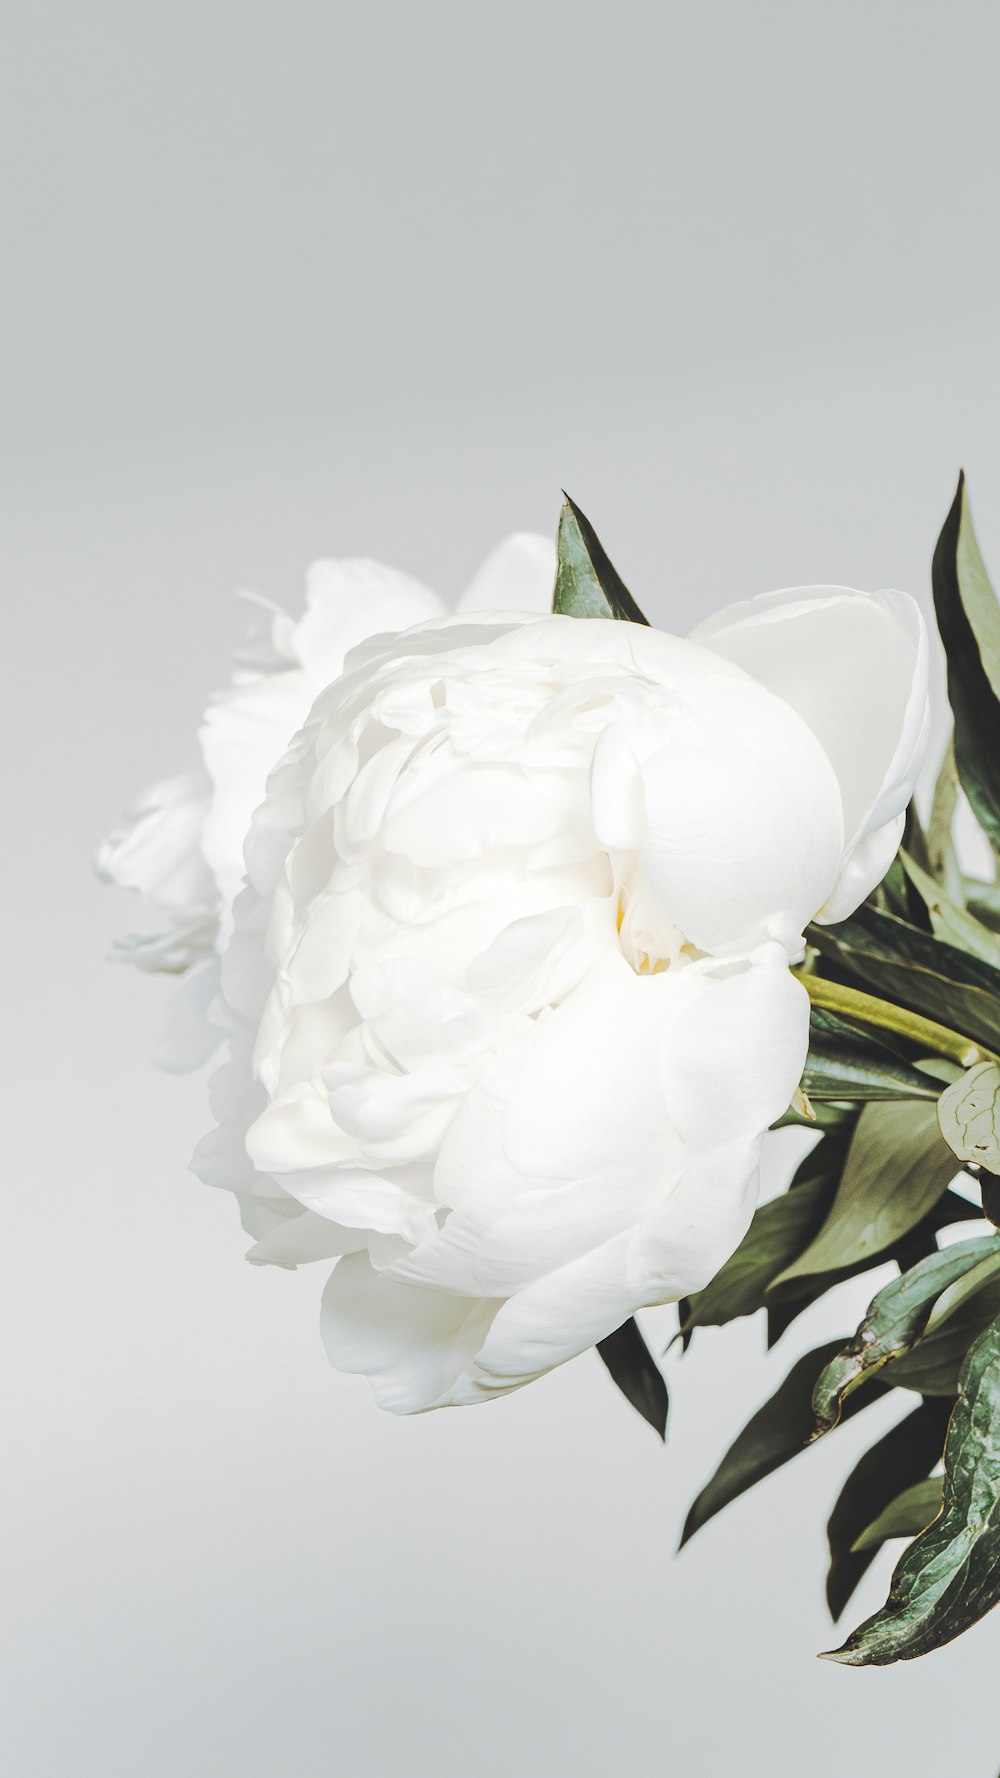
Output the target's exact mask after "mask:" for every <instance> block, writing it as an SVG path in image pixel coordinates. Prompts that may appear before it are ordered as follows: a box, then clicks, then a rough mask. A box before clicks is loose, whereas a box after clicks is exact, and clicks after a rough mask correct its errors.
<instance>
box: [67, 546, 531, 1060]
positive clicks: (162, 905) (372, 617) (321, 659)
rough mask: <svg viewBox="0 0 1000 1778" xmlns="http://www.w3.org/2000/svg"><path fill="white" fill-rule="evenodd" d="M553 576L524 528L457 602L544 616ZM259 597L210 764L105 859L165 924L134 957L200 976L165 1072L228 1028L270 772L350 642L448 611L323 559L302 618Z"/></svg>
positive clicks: (167, 1039) (145, 809) (389, 574)
mask: <svg viewBox="0 0 1000 1778" xmlns="http://www.w3.org/2000/svg"><path fill="white" fill-rule="evenodd" d="M554 578H555V551H554V548H553V545H552V544H551V543H550V542H549V541H548V539H546V538H544V537H537V536H533V535H531V534H529V533H525V532H521V533H515V534H514V535H513V536H511V537H508V538H507V539H506V541H505V542H503V543H501V544H500V545H499V547H498V548H497V549H496V550H494V552H493V553H492V555H490V556H489V557H488V558H487V560H486V562H485V563H484V564H483V566H482V567H481V568H480V570H479V572H478V573H477V575H476V577H475V579H474V580H473V581H472V584H471V585H470V586H469V587H468V589H467V590H466V592H465V593H464V594H463V596H462V598H461V599H460V600H459V603H458V609H459V610H460V611H477V610H480V609H481V608H482V607H483V606H490V607H492V608H493V609H495V610H505V611H529V612H546V611H548V610H549V609H550V606H551V603H552V585H553V581H554ZM254 603H255V604H257V606H258V608H259V611H260V620H259V622H258V625H257V626H256V628H255V629H254V630H253V631H252V632H251V634H250V636H249V637H248V638H247V640H246V642H245V644H244V646H243V648H242V649H241V650H240V652H239V654H238V656H237V660H236V666H235V670H234V672H233V677H232V680H231V681H230V684H229V685H228V686H227V688H226V690H225V691H223V692H219V693H218V694H217V695H216V696H215V697H213V698H212V700H211V702H210V703H209V705H208V708H207V710H206V711H205V716H204V719H203V721H202V725H201V730H200V737H199V738H200V741H201V751H202V760H203V763H202V766H201V769H200V770H198V771H194V772H190V773H188V774H186V775H185V776H184V777H179V778H170V779H167V780H166V781H165V782H163V783H159V784H154V785H153V786H152V787H151V788H150V789H149V790H147V791H145V792H144V794H143V795H142V796H141V797H140V798H138V800H137V801H136V802H135V803H134V804H133V805H132V806H131V807H130V808H129V809H128V810H126V813H125V817H124V820H123V821H122V823H121V824H120V826H119V827H117V828H116V829H115V830H114V832H113V833H111V834H110V835H109V836H108V838H107V839H106V840H105V841H104V843H103V845H102V846H101V847H100V850H99V852H98V855H97V860H96V864H97V870H98V873H99V875H100V876H102V877H103V878H104V879H105V880H106V881H107V882H111V883H116V884H118V885H119V886H120V887H122V888H126V889H134V890H137V891H139V892H140V893H141V894H142V895H143V896H145V897H146V899H147V900H148V901H149V902H150V903H151V904H152V907H153V908H154V910H155V913H156V918H157V920H158V922H159V930H157V931H156V932H155V933H153V934H151V935H147V936H136V937H132V938H129V939H126V940H124V941H123V942H122V943H121V945H120V949H121V950H122V952H123V953H124V954H125V955H126V956H127V957H128V958H129V959H130V960H131V961H132V962H134V963H136V964H137V965H138V966H139V967H140V968H141V969H146V970H158V971H160V970H162V971H169V972H171V973H177V974H179V973H181V972H189V973H188V976H187V980H186V981H185V983H184V984H183V986H182V988H181V990H180V991H179V993H178V995H177V997H176V999H175V1002H174V1005H173V1008H172V1011H171V1015H170V1018H169V1021H168V1025H167V1029H166V1030H165V1032H164V1034H163V1037H162V1038H161V1041H160V1044H159V1046H158V1051H157V1060H158V1061H159V1062H160V1064H161V1065H162V1066H163V1067H166V1068H175V1069H186V1068H193V1067H197V1066H199V1064H200V1063H201V1062H203V1061H204V1060H205V1059H206V1058H207V1057H208V1056H209V1055H210V1054H211V1053H212V1051H213V1050H214V1049H215V1048H216V1047H217V1045H218V1042H219V1030H218V1028H217V1027H216V1026H214V1025H213V1024H211V1023H210V1022H209V1020H208V1018H207V1009H208V1006H209V1004H210V1002H211V1001H212V1000H213V999H214V997H215V994H216V992H217V989H218V964H217V953H218V951H219V950H220V949H221V948H222V947H223V946H224V945H225V943H226V941H227V939H228V937H229V934H230V931H231V929H232V904H233V899H234V897H235V896H236V894H237V892H238V890H239V888H240V885H241V883H242V881H243V872H244V865H243V842H244V839H245V837H246V833H247V829H248V827H249V825H250V817H251V815H252V814H253V811H254V809H255V808H256V806H257V804H258V803H259V802H260V801H261V799H262V797H263V795H264V786H265V783H266V781H267V774H268V772H269V771H270V769H271V767H272V766H273V765H274V764H275V763H276V762H277V761H278V760H279V759H280V758H281V756H282V754H283V753H284V751H285V748H286V747H287V745H288V743H289V741H290V740H291V738H292V736H293V735H294V734H295V732H296V730H297V729H299V728H300V727H301V726H302V724H303V723H304V721H305V719H306V717H307V715H308V714H309V708H310V706H311V704H312V702H313V699H314V698H315V696H316V694H317V692H320V691H322V690H323V688H324V687H325V686H327V685H329V684H330V683H331V681H332V680H334V679H336V678H337V676H338V675H339V674H340V673H341V672H342V670H343V666H344V660H345V657H346V656H347V654H348V653H349V652H350V650H351V649H352V648H354V647H356V646H357V644H358V643H359V642H363V641H366V640H367V639H368V638H369V637H371V636H374V635H379V634H392V633H395V632H397V631H399V630H405V629H409V628H410V626H411V625H413V624H417V623H422V622H424V621H426V620H427V619H428V618H434V617H440V616H443V615H444V614H445V611H446V609H447V608H446V606H445V604H444V602H443V601H442V600H441V599H439V598H438V596H437V594H436V593H432V592H431V591H430V589H429V588H427V587H425V586H423V585H421V583H420V582H419V581H418V580H414V579H412V578H411V577H410V576H409V575H406V574H401V573H399V572H398V570H396V569H394V568H387V567H385V566H383V565H382V564H381V563H379V562H371V561H365V560H345V561H322V562H316V563H315V564H314V565H313V567H312V568H310V570H309V573H308V575H307V577H306V608H305V612H304V614H303V615H302V617H300V618H299V619H297V620H295V619H293V618H291V617H290V616H289V615H288V614H287V613H286V612H284V611H282V610H281V609H280V608H278V607H276V606H272V605H269V604H267V603H265V602H264V601H262V600H255V601H254Z"/></svg>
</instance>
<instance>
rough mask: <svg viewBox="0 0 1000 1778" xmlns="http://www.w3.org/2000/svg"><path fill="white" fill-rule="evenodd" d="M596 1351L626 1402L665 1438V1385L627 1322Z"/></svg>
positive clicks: (638, 1337) (655, 1364)
mask: <svg viewBox="0 0 1000 1778" xmlns="http://www.w3.org/2000/svg"><path fill="white" fill-rule="evenodd" d="M597 1350H598V1352H599V1353H600V1355H601V1357H602V1358H603V1360H604V1363H605V1364H606V1365H607V1367H608V1370H609V1371H610V1372H611V1375H612V1377H613V1378H614V1380H615V1382H616V1383H617V1385H618V1387H619V1389H620V1390H621V1392H622V1394H623V1395H624V1397H625V1400H626V1401H627V1402H630V1403H631V1405H632V1407H634V1408H635V1410H636V1412H637V1413H639V1414H641V1415H642V1417H643V1419H644V1420H648V1422H649V1424H650V1426H651V1427H652V1428H653V1431H654V1432H658V1433H659V1435H660V1437H661V1438H662V1439H665V1438H666V1436H667V1408H668V1406H669V1400H668V1396H667V1385H666V1381H665V1379H664V1376H663V1372H662V1371H661V1370H660V1367H659V1365H658V1364H657V1362H656V1360H655V1358H654V1357H653V1354H652V1353H651V1352H650V1350H649V1347H648V1346H647V1344H646V1342H645V1340H644V1339H643V1337H642V1335H641V1333H640V1332H639V1329H638V1327H637V1326H636V1323H635V1322H634V1321H633V1320H631V1319H629V1320H628V1321H625V1322H623V1323H622V1325H621V1327H619V1328H617V1329H616V1330H615V1332H614V1333H613V1334H608V1337H607V1339H605V1340H598V1342H597Z"/></svg>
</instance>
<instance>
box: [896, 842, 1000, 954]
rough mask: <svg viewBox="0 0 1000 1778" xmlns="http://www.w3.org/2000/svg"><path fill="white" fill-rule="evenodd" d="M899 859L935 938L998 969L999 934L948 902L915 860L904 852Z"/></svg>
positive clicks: (938, 886) (958, 906)
mask: <svg viewBox="0 0 1000 1778" xmlns="http://www.w3.org/2000/svg"><path fill="white" fill-rule="evenodd" d="M899 858H900V862H901V864H902V866H903V869H904V870H905V872H906V874H907V876H908V877H909V879H910V882H911V883H912V884H913V887H914V889H915V890H916V891H917V894H918V895H919V896H920V899H921V901H922V903H923V905H924V907H925V908H926V910H927V917H928V919H929V921H930V925H931V931H932V932H933V934H934V936H935V938H939V939H941V941H942V942H943V943H944V944H948V945H954V946H955V947H956V948H957V949H958V950H960V951H967V952H968V953H969V956H970V957H979V958H980V959H981V961H982V962H984V963H988V964H990V965H991V966H992V967H993V968H994V969H997V968H1000V937H998V936H997V934H996V933H995V932H991V931H990V929H989V927H988V926H984V925H983V923H982V921H981V920H977V919H976V917H975V915H974V914H970V913H969V912H968V910H967V909H966V908H964V907H962V906H960V905H959V904H958V903H957V902H955V901H951V900H950V899H949V898H948V896H946V895H945V892H944V890H943V889H942V887H941V885H940V884H939V883H936V882H935V881H934V878H933V877H932V876H930V875H929V873H928V872H927V871H925V870H921V868H920V866H919V864H917V862H916V860H915V859H913V858H910V857H908V856H907V854H906V853H905V852H900V854H899Z"/></svg>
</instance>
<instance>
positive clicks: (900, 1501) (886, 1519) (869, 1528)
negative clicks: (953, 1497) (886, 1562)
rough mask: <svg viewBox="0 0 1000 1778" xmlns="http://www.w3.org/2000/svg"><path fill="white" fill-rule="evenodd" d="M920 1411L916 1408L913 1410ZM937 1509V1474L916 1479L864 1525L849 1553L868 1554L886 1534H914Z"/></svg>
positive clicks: (918, 1532) (925, 1527)
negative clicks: (868, 1523)
mask: <svg viewBox="0 0 1000 1778" xmlns="http://www.w3.org/2000/svg"><path fill="white" fill-rule="evenodd" d="M917 1412H918V1413H919V1412H920V1409H919V1408H918V1409H917ZM940 1511H941V1477H940V1476H939V1475H929V1476H925V1477H924V1478H923V1481H920V1482H911V1483H910V1486H909V1487H908V1488H904V1489H903V1491H902V1493H901V1494H897V1495H896V1498H895V1500H890V1502H889V1505H888V1506H887V1507H886V1508H885V1509H884V1511H882V1512H880V1513H879V1515H878V1518H877V1519H873V1520H872V1523H871V1524H870V1525H866V1527H865V1529H864V1530H863V1531H862V1533H861V1536H860V1537H858V1538H856V1539H855V1541H854V1543H853V1544H852V1545H851V1553H852V1554H853V1555H861V1554H863V1553H864V1552H865V1551H868V1550H870V1551H871V1553H872V1555H874V1553H875V1551H876V1550H877V1549H879V1548H880V1547H881V1545H882V1544H884V1543H886V1542H887V1541H888V1539H889V1538H890V1537H918V1536H919V1534H920V1532H921V1531H926V1529H927V1527H928V1525H929V1524H930V1522H931V1520H932V1519H936V1518H937V1515H938V1513H939V1512H940Z"/></svg>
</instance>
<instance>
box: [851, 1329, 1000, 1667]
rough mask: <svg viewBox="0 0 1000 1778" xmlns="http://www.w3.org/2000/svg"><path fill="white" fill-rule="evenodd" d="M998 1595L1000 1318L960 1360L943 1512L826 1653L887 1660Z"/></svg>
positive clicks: (858, 1660) (935, 1637) (915, 1651)
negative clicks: (876, 1601)
mask: <svg viewBox="0 0 1000 1778" xmlns="http://www.w3.org/2000/svg"><path fill="white" fill-rule="evenodd" d="M998 1599H1000V1324H998V1323H997V1322H996V1321H994V1322H993V1323H992V1324H991V1325H990V1326H989V1327H987V1328H986V1329H985V1331H984V1332H983V1333H981V1334H980V1336H979V1338H978V1339H977V1341H976V1343H975V1345H974V1346H973V1347H972V1350H971V1351H970V1352H969V1354H968V1356H967V1358H966V1360H965V1363H964V1365H963V1367H962V1374H961V1377H960V1379H959V1393H958V1401H957V1402H956V1404H955V1409H954V1412H953V1414H952V1417H951V1423H950V1425H949V1427H948V1437H947V1439H946V1441H945V1448H944V1484H943V1490H942V1507H941V1513H940V1515H939V1517H938V1518H936V1519H935V1520H934V1522H933V1524H931V1525H929V1526H928V1527H927V1529H926V1531H923V1532H921V1534H920V1536H919V1537H917V1538H916V1539H915V1540H914V1542H913V1543H911V1544H910V1545H909V1546H908V1547H907V1549H906V1550H904V1552H903V1555H902V1557H901V1558H900V1560H899V1562H898V1563H897V1565H896V1570H895V1573H894V1574H893V1577H892V1583H891V1586H890V1589H889V1597H888V1600H887V1601H886V1603H885V1605H884V1606H883V1607H882V1610H881V1611H878V1612H876V1613H875V1615H874V1617H870V1618H868V1619H867V1621H866V1622H865V1623H863V1624H861V1625H860V1627H859V1628H858V1629H857V1630H855V1631H854V1634H853V1635H852V1636H849V1637H848V1639H847V1641H846V1642H845V1643H844V1645H843V1647H842V1648H839V1649H837V1650H835V1651H834V1652H833V1653H832V1654H831V1655H830V1656H829V1657H828V1658H830V1659H832V1660H835V1661H841V1662H843V1663H844V1665H846V1666H850V1667H884V1666H888V1665H890V1664H891V1663H892V1662H894V1661H910V1660H913V1659H914V1658H915V1657H916V1656H917V1655H922V1654H929V1653H930V1651H931V1650H932V1649H935V1648H941V1647H942V1646H943V1645H944V1644H945V1643H946V1642H951V1641H952V1640H953V1639H954V1638H955V1637H956V1636H960V1635H961V1633H962V1631H963V1630H967V1629H968V1628H969V1627H970V1625H972V1624H975V1623H978V1622H979V1620H980V1618H982V1617H985V1615H986V1613H987V1612H988V1611H989V1610H990V1609H991V1608H992V1606H994V1605H995V1604H996V1603H997V1600H998Z"/></svg>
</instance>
